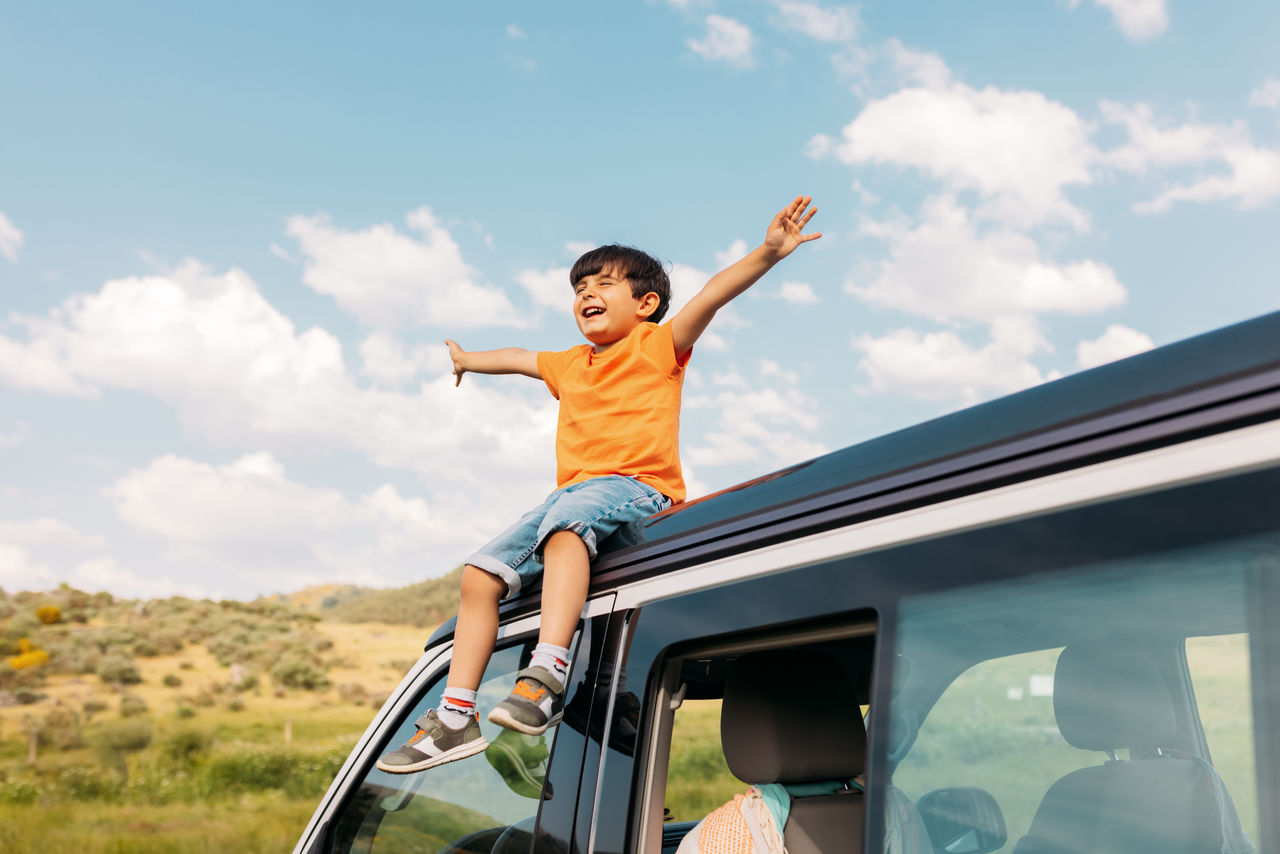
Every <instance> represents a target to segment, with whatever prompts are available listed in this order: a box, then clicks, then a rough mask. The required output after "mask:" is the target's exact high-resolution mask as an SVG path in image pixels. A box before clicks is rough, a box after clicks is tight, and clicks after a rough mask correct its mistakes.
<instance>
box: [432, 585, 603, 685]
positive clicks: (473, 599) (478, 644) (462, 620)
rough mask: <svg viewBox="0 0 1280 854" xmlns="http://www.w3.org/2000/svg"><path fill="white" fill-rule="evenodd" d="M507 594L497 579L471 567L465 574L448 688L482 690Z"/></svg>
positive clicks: (454, 636)
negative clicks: (500, 603) (499, 611)
mask: <svg viewBox="0 0 1280 854" xmlns="http://www.w3.org/2000/svg"><path fill="white" fill-rule="evenodd" d="M506 592H507V585H506V583H505V582H504V581H503V580H502V579H501V578H498V577H497V576H496V575H494V574H492V573H489V572H485V571H484V570H483V569H480V568H479V567H475V566H471V565H470V564H467V566H466V568H464V569H463V570H462V601H461V602H460V603H459V605H458V624H457V625H456V626H455V627H454V630H453V660H452V661H451V662H450V663H449V678H448V680H447V681H446V684H447V685H448V687H449V688H462V689H465V690H468V691H474V690H476V689H477V688H479V687H480V679H481V678H482V677H483V676H484V669H485V667H487V666H488V664H489V657H490V656H491V655H493V644H494V641H496V640H497V638H498V602H499V601H500V600H501V599H502V596H503V594H504V593H506ZM584 595H585V593H584ZM579 610H581V608H579ZM447 690H448V689H446V691H447Z"/></svg>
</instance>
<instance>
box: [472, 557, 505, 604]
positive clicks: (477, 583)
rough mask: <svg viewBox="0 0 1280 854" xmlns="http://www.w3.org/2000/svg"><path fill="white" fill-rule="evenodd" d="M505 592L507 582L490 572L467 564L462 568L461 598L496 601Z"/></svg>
mask: <svg viewBox="0 0 1280 854" xmlns="http://www.w3.org/2000/svg"><path fill="white" fill-rule="evenodd" d="M506 592H507V583H506V582H505V581H503V580H502V579H501V578H499V577H498V576H496V575H494V574H493V573H492V572H486V571H485V570H483V569H481V568H480V567H478V566H472V565H471V564H467V565H466V567H465V568H464V569H463V570H462V598H463V599H468V600H482V601H490V600H492V601H493V602H497V601H498V600H500V599H501V598H502V597H503V595H504V594H505V593H506Z"/></svg>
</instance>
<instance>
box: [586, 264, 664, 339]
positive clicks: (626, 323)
mask: <svg viewBox="0 0 1280 854" xmlns="http://www.w3.org/2000/svg"><path fill="white" fill-rule="evenodd" d="M573 295H574V296H573V319H574V320H576V321H577V323H578V329H579V331H581V332H582V335H583V337H585V338H586V339H587V340H588V341H590V342H591V343H592V344H594V345H595V348H596V352H597V353H599V352H600V351H602V350H606V349H608V348H609V347H610V346H611V345H613V344H616V343H617V342H619V341H621V340H622V339H623V338H626V337H627V335H628V334H629V333H630V332H631V330H633V329H635V328H636V327H637V326H639V325H640V324H641V323H643V322H644V321H646V320H648V319H649V315H651V314H653V312H654V311H656V310H657V308H658V295H657V294H654V293H648V294H645V295H644V296H643V297H641V298H640V299H636V298H635V297H633V296H632V295H631V282H629V281H627V278H626V276H620V275H617V274H616V273H615V272H614V271H612V270H601V271H600V272H599V273H596V274H595V275H594V276H586V277H584V278H583V279H581V280H579V281H578V283H577V284H575V285H574V286H573Z"/></svg>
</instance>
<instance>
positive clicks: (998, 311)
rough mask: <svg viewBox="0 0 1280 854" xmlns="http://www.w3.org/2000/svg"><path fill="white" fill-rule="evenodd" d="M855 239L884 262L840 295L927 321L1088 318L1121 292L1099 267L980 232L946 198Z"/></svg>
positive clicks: (1007, 233) (998, 232) (1014, 237)
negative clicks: (876, 243)
mask: <svg viewBox="0 0 1280 854" xmlns="http://www.w3.org/2000/svg"><path fill="white" fill-rule="evenodd" d="M863 233H864V234H865V235H868V236H872V237H878V238H881V239H883V240H885V241H886V242H887V243H888V251H889V257H888V258H886V259H885V260H883V261H881V262H880V263H879V264H878V265H876V267H875V273H874V276H873V277H872V278H871V281H870V282H869V283H867V284H865V285H863V284H857V283H852V284H850V285H848V286H846V290H848V291H849V292H850V293H852V294H853V295H854V296H856V297H858V298H859V299H863V300H866V301H867V302H870V303H874V304H876V305H881V306H885V307H887V308H894V309H898V310H901V311H907V312H910V313H912V314H917V315H922V316H924V317H930V318H933V319H935V320H943V321H945V320H953V319H968V320H978V321H986V320H989V319H990V318H993V317H1001V316H1007V315H1025V314H1036V313H1041V312H1063V313H1066V314H1091V313H1094V312H1098V311H1102V310H1103V309H1107V308H1113V307H1115V306H1119V305H1123V304H1124V302H1125V300H1126V298H1127V294H1126V291H1125V288H1124V286H1123V285H1122V284H1120V282H1119V280H1118V279H1117V278H1116V275H1115V272H1114V271H1113V270H1112V269H1111V268H1110V267H1109V266H1107V265H1106V264H1102V263H1099V262H1096V261H1077V262H1073V263H1069V264H1055V263H1052V262H1050V261H1046V260H1044V259H1042V258H1041V257H1040V250H1039V247H1038V246H1037V244H1036V243H1035V241H1034V240H1032V239H1031V238H1029V237H1027V236H1026V235H1024V234H1020V233H1018V232H1016V231H1012V230H1007V229H1004V228H999V227H997V228H991V229H987V230H986V231H984V232H980V231H979V228H978V226H977V224H975V223H974V222H973V220H972V219H971V215H970V214H969V212H968V211H967V210H966V209H965V208H963V207H962V206H961V205H960V204H959V203H958V202H957V201H956V199H955V198H954V197H952V196H947V195H944V196H939V197H934V198H931V199H929V200H927V201H926V202H925V204H924V206H923V208H922V211H921V221H920V222H919V223H918V224H915V225H911V224H905V223H897V222H888V223H879V222H868V223H867V224H865V225H864V226H863Z"/></svg>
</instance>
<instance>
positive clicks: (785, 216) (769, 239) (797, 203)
mask: <svg viewBox="0 0 1280 854" xmlns="http://www.w3.org/2000/svg"><path fill="white" fill-rule="evenodd" d="M812 201H813V197H812V196H796V197H795V200H794V201H793V202H792V203H791V204H789V205H787V206H786V207H785V208H783V209H782V210H781V211H779V212H778V215H777V216H775V217H774V218H773V222H771V223H769V228H768V229H766V230H765V233H764V248H765V249H767V250H769V251H770V252H771V253H772V254H773V255H774V257H775V258H776V259H778V260H781V259H782V258H786V257H787V256H788V255H790V254H791V253H792V252H793V251H795V248H796V247H797V246H799V245H800V244H801V243H808V242H809V241H810V240H817V239H818V238H819V237H821V236H822V232H821V231H817V232H814V233H813V234H804V233H803V232H804V227H805V226H806V225H808V224H809V220H811V219H813V215H814V214H816V213H817V212H818V208H817V207H816V206H815V207H809V203H810V202H812Z"/></svg>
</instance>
